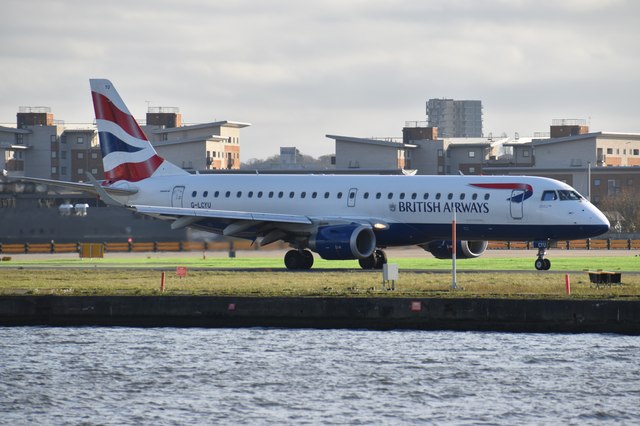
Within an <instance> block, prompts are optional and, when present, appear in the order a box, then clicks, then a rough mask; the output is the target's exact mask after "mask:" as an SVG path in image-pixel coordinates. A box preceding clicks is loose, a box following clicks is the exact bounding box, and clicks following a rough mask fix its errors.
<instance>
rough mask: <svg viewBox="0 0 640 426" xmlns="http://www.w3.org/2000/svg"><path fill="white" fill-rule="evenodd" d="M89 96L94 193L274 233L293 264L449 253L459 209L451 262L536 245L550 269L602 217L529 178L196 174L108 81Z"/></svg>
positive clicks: (554, 184)
mask: <svg viewBox="0 0 640 426" xmlns="http://www.w3.org/2000/svg"><path fill="white" fill-rule="evenodd" d="M90 83H91V94H92V97H93V105H94V109H95V113H96V123H97V126H98V135H99V140H100V148H101V151H102V157H103V164H104V170H105V180H104V181H103V182H101V183H98V182H96V181H95V179H94V178H93V177H92V176H90V175H89V179H90V180H91V182H92V183H91V185H90V184H87V183H79V184H75V185H76V186H77V187H82V188H83V189H85V190H87V189H89V190H91V189H92V190H93V192H96V193H97V194H98V195H100V197H101V198H102V200H103V201H105V202H106V203H108V204H114V205H119V206H122V207H125V208H128V209H131V210H133V211H136V212H139V213H142V214H146V215H150V216H154V217H157V218H160V219H165V220H170V221H171V222H172V223H171V227H172V228H174V229H177V228H182V227H186V226H189V227H193V228H198V229H202V230H206V231H210V232H213V233H216V234H221V235H225V236H230V237H238V238H246V239H251V240H253V241H254V242H256V243H257V244H259V245H261V246H264V245H267V244H269V243H273V242H275V241H278V240H283V241H285V242H287V243H289V245H290V246H291V247H292V250H290V251H288V252H287V253H286V255H285V257H284V263H285V266H286V267H287V268H288V269H292V270H301V269H310V268H311V267H312V265H313V260H314V257H313V254H312V252H315V253H317V254H318V255H319V256H320V257H322V258H323V259H329V260H341V259H358V261H359V263H360V266H361V267H362V268H364V269H381V268H382V265H383V264H384V263H386V261H387V259H386V255H385V253H384V251H383V250H382V249H384V248H386V247H393V246H407V245H418V246H420V247H422V248H423V249H424V250H426V251H429V252H431V253H432V254H433V255H434V256H435V257H437V258H440V259H451V257H452V251H453V246H452V242H451V240H452V238H451V234H452V218H453V217H454V215H455V217H456V223H457V226H456V234H457V239H458V241H456V242H455V244H456V252H457V257H458V258H474V257H478V256H480V255H481V254H482V253H483V252H484V251H485V249H486V247H487V240H516V241H536V242H537V243H538V247H539V251H538V256H537V259H536V261H535V268H536V269H538V270H547V269H549V268H550V266H551V262H550V261H549V260H548V259H546V258H545V254H546V247H547V246H548V243H549V242H550V241H553V240H571V239H582V238H589V237H594V236H597V235H600V234H602V233H605V232H607V231H608V230H609V221H608V220H607V218H606V217H605V216H604V215H603V214H602V212H600V211H599V210H598V209H597V208H596V207H595V206H594V205H592V204H591V203H590V202H589V201H587V200H586V199H585V198H584V197H582V196H581V195H580V194H579V193H578V192H577V191H576V190H575V189H573V188H572V187H571V186H569V185H567V184H565V183H562V182H559V181H556V180H553V179H547V178H541V177H526V176H518V177H515V176H364V175H362V176H352V175H349V176H343V175H303V176H295V177H294V176H287V175H198V174H195V175H194V174H190V173H187V172H186V171H184V170H182V169H180V168H179V167H177V166H175V165H174V164H171V163H170V162H168V161H166V160H164V159H163V158H161V157H160V156H158V154H157V153H156V151H155V150H154V148H153V146H152V145H151V143H150V142H149V141H148V139H147V137H146V136H145V134H144V133H143V132H142V130H141V129H140V127H139V126H138V124H137V122H136V120H135V119H134V118H133V116H132V115H131V113H130V112H129V110H128V109H127V107H126V105H125V104H124V102H123V101H122V99H121V98H120V96H119V95H118V92H117V91H116V89H115V88H114V86H113V84H112V83H111V82H110V81H108V80H103V79H92V80H90Z"/></svg>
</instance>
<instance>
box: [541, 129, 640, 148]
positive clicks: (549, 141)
mask: <svg viewBox="0 0 640 426" xmlns="http://www.w3.org/2000/svg"><path fill="white" fill-rule="evenodd" d="M593 138H611V139H639V138H640V133H618V132H592V133H583V134H581V135H573V136H565V137H562V138H551V139H533V140H532V141H531V144H532V145H535V146H538V145H551V144H554V143H561V142H573V141H579V140H581V139H593Z"/></svg>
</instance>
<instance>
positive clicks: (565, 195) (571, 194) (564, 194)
mask: <svg viewBox="0 0 640 426" xmlns="http://www.w3.org/2000/svg"><path fill="white" fill-rule="evenodd" d="M558 195H560V199H561V200H580V199H582V196H581V195H580V194H578V193H577V192H576V191H570V190H567V189H560V190H558Z"/></svg>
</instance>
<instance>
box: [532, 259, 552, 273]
mask: <svg viewBox="0 0 640 426" xmlns="http://www.w3.org/2000/svg"><path fill="white" fill-rule="evenodd" d="M534 265H535V267H536V269H537V270H538V271H548V270H549V269H551V261H550V260H549V259H536V262H535V263H534Z"/></svg>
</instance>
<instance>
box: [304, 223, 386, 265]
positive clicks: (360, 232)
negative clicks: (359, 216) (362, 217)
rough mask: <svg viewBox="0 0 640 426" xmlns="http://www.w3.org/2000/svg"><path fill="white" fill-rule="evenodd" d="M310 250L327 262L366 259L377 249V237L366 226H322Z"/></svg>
mask: <svg viewBox="0 0 640 426" xmlns="http://www.w3.org/2000/svg"><path fill="white" fill-rule="evenodd" d="M309 248H310V249H311V250H313V251H315V252H316V253H318V254H319V255H320V257H322V258H323V259H326V260H345V259H364V258H367V257H369V256H371V254H372V253H373V251H374V250H375V249H376V235H375V234H374V233H373V230H372V229H371V228H369V227H367V226H364V225H357V224H348V225H332V226H321V227H319V228H318V232H317V233H316V235H314V236H312V237H311V238H310V239H309Z"/></svg>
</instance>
